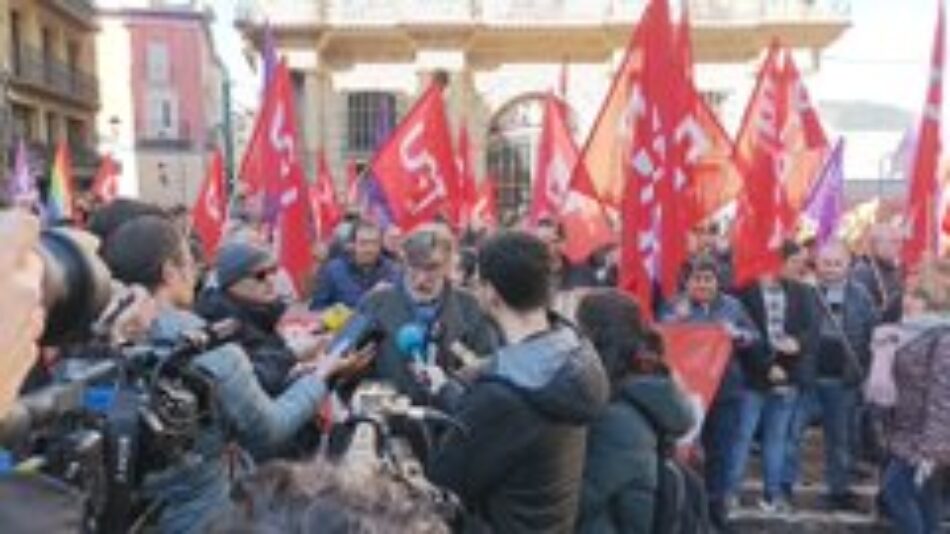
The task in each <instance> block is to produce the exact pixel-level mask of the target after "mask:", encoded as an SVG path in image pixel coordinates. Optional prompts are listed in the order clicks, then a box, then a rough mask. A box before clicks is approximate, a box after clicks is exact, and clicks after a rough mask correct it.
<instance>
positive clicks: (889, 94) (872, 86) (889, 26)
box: [808, 0, 950, 116]
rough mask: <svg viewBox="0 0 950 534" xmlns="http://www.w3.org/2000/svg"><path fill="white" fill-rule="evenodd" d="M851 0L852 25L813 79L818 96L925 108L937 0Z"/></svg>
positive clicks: (915, 109) (827, 53) (811, 87)
mask: <svg viewBox="0 0 950 534" xmlns="http://www.w3.org/2000/svg"><path fill="white" fill-rule="evenodd" d="M850 4H851V17H852V26H851V28H850V29H848V30H847V31H846V32H845V33H844V35H843V36H842V37H841V38H840V39H839V40H838V41H836V42H835V43H834V44H833V45H832V46H830V47H829V48H828V49H826V50H825V52H824V54H822V59H821V70H820V72H819V74H818V75H817V76H815V77H814V78H812V79H811V80H810V81H809V82H808V83H809V91H810V93H811V94H812V95H813V98H814V99H816V100H852V99H853V100H867V101H871V102H879V103H888V104H892V105H895V106H897V107H900V108H902V109H905V110H907V111H911V112H912V113H914V114H915V115H917V114H919V110H920V109H921V108H922V107H923V103H924V95H925V92H926V81H927V76H928V72H929V64H930V54H931V47H932V45H933V34H934V27H935V25H936V20H937V7H936V6H937V2H936V0H899V1H898V0H851V1H850ZM948 89H950V84H944V94H945V95H948V96H950V91H948ZM945 99H946V97H945ZM944 115H945V116H947V115H948V113H947V108H946V106H944Z"/></svg>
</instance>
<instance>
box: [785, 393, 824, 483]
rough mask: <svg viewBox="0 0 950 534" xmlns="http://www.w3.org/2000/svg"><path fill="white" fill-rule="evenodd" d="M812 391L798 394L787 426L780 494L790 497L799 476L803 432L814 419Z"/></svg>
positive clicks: (815, 413) (814, 408)
mask: <svg viewBox="0 0 950 534" xmlns="http://www.w3.org/2000/svg"><path fill="white" fill-rule="evenodd" d="M815 397H816V395H815V391H814V389H806V390H803V391H801V392H800V393H799V394H798V399H796V401H795V406H794V407H793V408H792V418H791V421H790V422H789V425H788V441H787V442H786V443H785V463H784V465H783V467H782V492H783V493H784V494H785V496H786V497H791V496H792V493H793V491H794V489H795V485H796V484H798V477H799V476H800V475H801V463H802V442H803V441H804V439H805V431H806V430H808V427H809V426H811V423H812V421H814V420H815V419H816V416H817V411H818V410H817V408H816V406H815V404H816V402H817V401H816V399H815Z"/></svg>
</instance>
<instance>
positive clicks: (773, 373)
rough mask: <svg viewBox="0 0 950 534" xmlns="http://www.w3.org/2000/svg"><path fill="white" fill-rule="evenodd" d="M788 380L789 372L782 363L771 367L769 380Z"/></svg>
mask: <svg viewBox="0 0 950 534" xmlns="http://www.w3.org/2000/svg"><path fill="white" fill-rule="evenodd" d="M787 380H788V374H787V373H786V372H785V369H782V367H781V366H780V365H773V366H772V367H770V368H769V381H770V382H772V383H781V382H785V381H787Z"/></svg>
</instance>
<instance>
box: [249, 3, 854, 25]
mask: <svg viewBox="0 0 950 534" xmlns="http://www.w3.org/2000/svg"><path fill="white" fill-rule="evenodd" d="M647 3H648V0H310V1H303V0H244V3H243V4H241V6H240V7H239V10H238V19H239V20H240V21H243V22H245V23H254V24H262V23H263V22H264V21H265V20H269V21H270V23H271V24H272V25H274V26H281V25H290V26H315V25H322V24H327V25H331V26H334V25H369V26H374V25H398V24H426V23H448V24H478V23H485V24H490V25H501V26H505V25H527V26H530V25H532V24H538V23H542V24H544V23H558V24H605V23H606V24H611V23H618V22H623V23H626V22H633V21H636V20H637V19H638V18H639V17H640V15H641V14H642V13H643V9H644V8H645V7H646V5H647ZM850 5H851V2H850V0H690V2H689V7H690V15H691V16H692V17H693V19H694V20H695V21H698V22H711V23H727V24H728V23H737V24H738V23H765V22H814V21H837V20H847V19H848V18H849V17H850V13H851V10H850Z"/></svg>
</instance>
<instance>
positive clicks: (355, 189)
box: [346, 159, 360, 209]
mask: <svg viewBox="0 0 950 534" xmlns="http://www.w3.org/2000/svg"><path fill="white" fill-rule="evenodd" d="M359 180H360V176H359V173H358V172H357V170H356V162H355V161H353V160H352V159H351V160H348V161H347V162H346V206H347V208H348V209H353V208H355V207H356V206H358V205H359V202H360V183H359Z"/></svg>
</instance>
